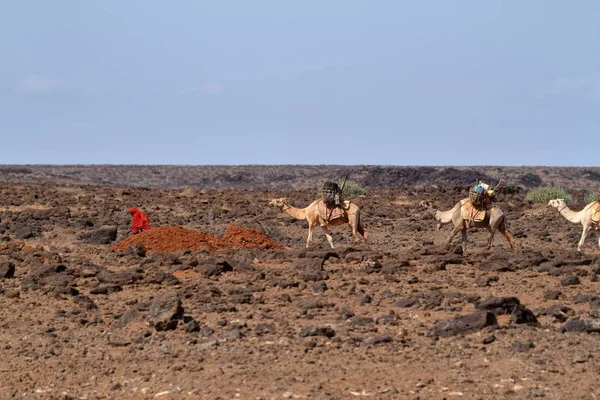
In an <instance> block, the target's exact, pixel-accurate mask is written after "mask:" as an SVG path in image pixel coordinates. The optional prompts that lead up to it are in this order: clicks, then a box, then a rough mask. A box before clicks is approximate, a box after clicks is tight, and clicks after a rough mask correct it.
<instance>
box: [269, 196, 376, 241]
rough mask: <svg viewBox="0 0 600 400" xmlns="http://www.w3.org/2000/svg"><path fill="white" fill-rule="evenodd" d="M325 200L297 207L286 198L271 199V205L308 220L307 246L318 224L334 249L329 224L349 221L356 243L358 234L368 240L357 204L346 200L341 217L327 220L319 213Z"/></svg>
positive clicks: (333, 224)
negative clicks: (320, 206)
mask: <svg viewBox="0 0 600 400" xmlns="http://www.w3.org/2000/svg"><path fill="white" fill-rule="evenodd" d="M322 202H323V200H322V199H319V200H315V201H313V202H312V203H310V205H308V206H307V207H305V208H296V207H294V206H292V205H291V204H290V203H289V201H288V200H287V199H286V198H285V197H282V198H279V199H272V200H269V205H270V206H275V207H278V208H279V209H280V210H281V211H283V212H284V213H286V214H289V215H291V216H292V217H294V218H296V219H303V220H306V222H308V237H307V238H306V247H308V246H309V245H310V242H311V241H312V235H313V230H314V229H315V227H316V226H317V225H318V226H320V227H321V229H323V231H324V232H325V236H326V237H327V242H329V245H330V246H331V248H332V249H333V248H334V247H333V239H332V237H331V234H330V233H329V229H328V226H335V225H341V224H344V223H348V224H349V225H350V228H351V229H352V237H353V238H354V245H355V246H356V245H357V244H358V234H359V233H360V234H361V236H362V237H363V238H364V239H365V242H366V241H367V237H368V235H367V233H366V232H365V230H364V228H363V226H362V222H361V219H360V209H359V208H358V207H357V206H356V205H355V204H352V203H350V202H349V201H345V202H344V203H345V208H344V210H343V214H342V216H341V217H339V218H335V219H331V220H329V221H328V220H327V219H326V218H323V217H322V216H321V215H320V213H319V205H320V204H321V203H322Z"/></svg>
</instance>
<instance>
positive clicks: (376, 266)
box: [364, 258, 383, 274]
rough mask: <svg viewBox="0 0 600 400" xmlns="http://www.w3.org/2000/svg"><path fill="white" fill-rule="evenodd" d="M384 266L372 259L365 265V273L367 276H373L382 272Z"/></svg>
mask: <svg viewBox="0 0 600 400" xmlns="http://www.w3.org/2000/svg"><path fill="white" fill-rule="evenodd" d="M382 268H383V266H382V265H381V263H380V262H379V260H371V259H370V258H369V259H368V260H367V261H365V263H364V271H365V272H366V273H367V274H372V273H374V272H380V271H381V269H382Z"/></svg>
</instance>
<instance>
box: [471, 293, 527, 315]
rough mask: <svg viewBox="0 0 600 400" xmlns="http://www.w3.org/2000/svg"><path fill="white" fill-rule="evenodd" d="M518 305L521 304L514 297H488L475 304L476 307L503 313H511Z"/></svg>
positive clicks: (497, 313) (499, 313) (498, 313)
mask: <svg viewBox="0 0 600 400" xmlns="http://www.w3.org/2000/svg"><path fill="white" fill-rule="evenodd" d="M519 305H521V302H520V301H519V299H518V298H516V297H489V298H487V299H485V300H483V301H482V302H481V303H479V304H477V309H478V310H486V311H490V312H493V313H494V314H496V315H503V314H511V313H512V312H513V310H514V309H515V307H517V306H519Z"/></svg>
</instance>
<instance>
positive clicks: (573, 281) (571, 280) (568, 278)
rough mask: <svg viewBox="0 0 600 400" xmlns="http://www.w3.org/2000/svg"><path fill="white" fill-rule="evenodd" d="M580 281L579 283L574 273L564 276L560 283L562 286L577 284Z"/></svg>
mask: <svg viewBox="0 0 600 400" xmlns="http://www.w3.org/2000/svg"><path fill="white" fill-rule="evenodd" d="M580 283H581V281H580V280H579V278H578V277H577V276H575V275H569V276H565V277H564V278H562V279H561V280H560V284H561V285H563V286H573V285H579V284H580Z"/></svg>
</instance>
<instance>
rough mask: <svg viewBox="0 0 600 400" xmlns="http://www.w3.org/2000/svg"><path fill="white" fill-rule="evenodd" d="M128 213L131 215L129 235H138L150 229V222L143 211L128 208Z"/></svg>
mask: <svg viewBox="0 0 600 400" xmlns="http://www.w3.org/2000/svg"><path fill="white" fill-rule="evenodd" d="M129 213H130V214H131V233H140V232H142V231H145V230H146V229H150V221H149V220H148V216H147V215H146V214H144V212H143V211H140V210H138V209H137V208H130V209H129Z"/></svg>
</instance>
